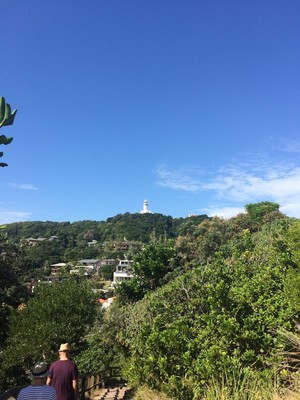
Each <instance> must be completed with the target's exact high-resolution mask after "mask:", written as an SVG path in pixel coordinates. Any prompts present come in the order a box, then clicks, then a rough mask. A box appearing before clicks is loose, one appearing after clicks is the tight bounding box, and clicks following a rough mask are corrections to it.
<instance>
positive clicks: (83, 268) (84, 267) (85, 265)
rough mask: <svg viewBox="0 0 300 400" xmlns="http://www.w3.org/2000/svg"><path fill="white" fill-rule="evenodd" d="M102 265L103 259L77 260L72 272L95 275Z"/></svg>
mask: <svg viewBox="0 0 300 400" xmlns="http://www.w3.org/2000/svg"><path fill="white" fill-rule="evenodd" d="M100 266H101V260H94V259H84V260H80V261H78V262H77V264H76V265H75V266H74V268H73V269H71V270H70V274H71V275H72V274H83V275H93V274H95V273H96V272H97V271H98V269H99V268H100Z"/></svg>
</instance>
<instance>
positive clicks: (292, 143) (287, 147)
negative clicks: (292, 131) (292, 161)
mask: <svg viewBox="0 0 300 400" xmlns="http://www.w3.org/2000/svg"><path fill="white" fill-rule="evenodd" d="M280 150H281V151H285V152H287V153H300V141H299V140H287V139H285V140H284V141H283V142H282V145H281V147H280Z"/></svg>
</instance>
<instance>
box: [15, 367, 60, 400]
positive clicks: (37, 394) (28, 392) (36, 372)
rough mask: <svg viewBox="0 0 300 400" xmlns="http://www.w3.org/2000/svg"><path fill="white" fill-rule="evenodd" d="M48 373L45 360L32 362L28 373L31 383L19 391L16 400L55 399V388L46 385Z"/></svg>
mask: <svg viewBox="0 0 300 400" xmlns="http://www.w3.org/2000/svg"><path fill="white" fill-rule="evenodd" d="M48 374H49V371H48V367H47V364H46V363H45V361H40V362H37V363H36V364H34V367H33V368H32V371H31V374H30V376H31V379H32V383H31V385H29V386H26V387H25V388H23V389H22V390H21V391H20V393H19V395H18V400H57V399H56V391H55V389H54V388H53V387H49V386H47V385H46V380H47V377H48Z"/></svg>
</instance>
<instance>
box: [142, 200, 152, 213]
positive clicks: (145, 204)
mask: <svg viewBox="0 0 300 400" xmlns="http://www.w3.org/2000/svg"><path fill="white" fill-rule="evenodd" d="M149 213H151V211H150V210H148V201H147V200H146V199H145V200H144V205H143V209H142V211H140V214H149Z"/></svg>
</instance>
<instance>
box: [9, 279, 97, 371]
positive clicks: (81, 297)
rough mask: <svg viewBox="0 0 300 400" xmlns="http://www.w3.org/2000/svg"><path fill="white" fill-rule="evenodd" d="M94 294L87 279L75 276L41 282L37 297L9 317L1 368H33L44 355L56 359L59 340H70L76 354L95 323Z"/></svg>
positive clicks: (63, 341) (48, 358)
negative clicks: (45, 282) (51, 282)
mask: <svg viewBox="0 0 300 400" xmlns="http://www.w3.org/2000/svg"><path fill="white" fill-rule="evenodd" d="M95 307H96V301H95V295H94V294H93V292H92V290H91V289H90V286H89V284H88V282H86V281H85V280H84V281H78V280H76V279H69V280H65V281H63V282H60V283H55V284H40V285H39V286H38V287H37V288H36V294H35V296H34V297H33V298H32V299H30V300H29V301H28V303H27V304H25V306H24V308H22V309H18V310H15V312H14V313H13V314H12V316H11V317H10V319H9V337H8V341H7V347H6V349H5V350H4V353H3V365H2V370H6V372H7V374H8V375H9V372H10V371H11V370H12V369H14V368H16V367H18V368H20V370H23V374H24V369H26V368H30V366H31V365H32V364H33V363H34V361H36V360H38V359H40V358H41V357H43V356H44V357H45V359H46V361H47V362H51V361H53V360H54V358H55V357H56V354H57V348H58V347H59V344H60V343H65V342H69V343H71V344H72V346H73V347H74V354H76V351H77V352H78V351H79V350H80V345H81V344H82V341H83V339H84V336H85V334H86V333H87V331H88V330H89V328H90V327H91V325H92V324H93V322H94V319H95V316H96V312H95Z"/></svg>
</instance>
